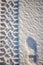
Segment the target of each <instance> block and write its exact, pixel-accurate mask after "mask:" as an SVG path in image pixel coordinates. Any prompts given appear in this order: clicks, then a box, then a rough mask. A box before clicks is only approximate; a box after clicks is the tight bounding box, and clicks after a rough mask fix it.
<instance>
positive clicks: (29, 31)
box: [19, 0, 43, 65]
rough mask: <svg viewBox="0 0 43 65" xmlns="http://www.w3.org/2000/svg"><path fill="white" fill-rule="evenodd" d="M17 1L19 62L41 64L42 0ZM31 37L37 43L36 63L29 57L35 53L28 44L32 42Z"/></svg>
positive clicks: (42, 46)
mask: <svg viewBox="0 0 43 65" xmlns="http://www.w3.org/2000/svg"><path fill="white" fill-rule="evenodd" d="M19 1H20V2H19V37H20V38H19V39H20V40H19V43H20V64H21V65H43V2H42V1H41V0H40V1H39V0H34V1H33V0H32V1H31V0H19ZM29 38H30V42H29ZM31 38H32V39H33V40H34V41H35V43H36V45H37V52H36V54H37V55H38V56H37V62H36V63H35V62H34V61H33V59H32V58H29V55H34V54H35V53H34V50H33V49H32V48H31V47H30V46H29V45H28V44H29V43H30V45H31V44H33V42H31ZM33 46H34V45H33Z"/></svg>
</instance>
